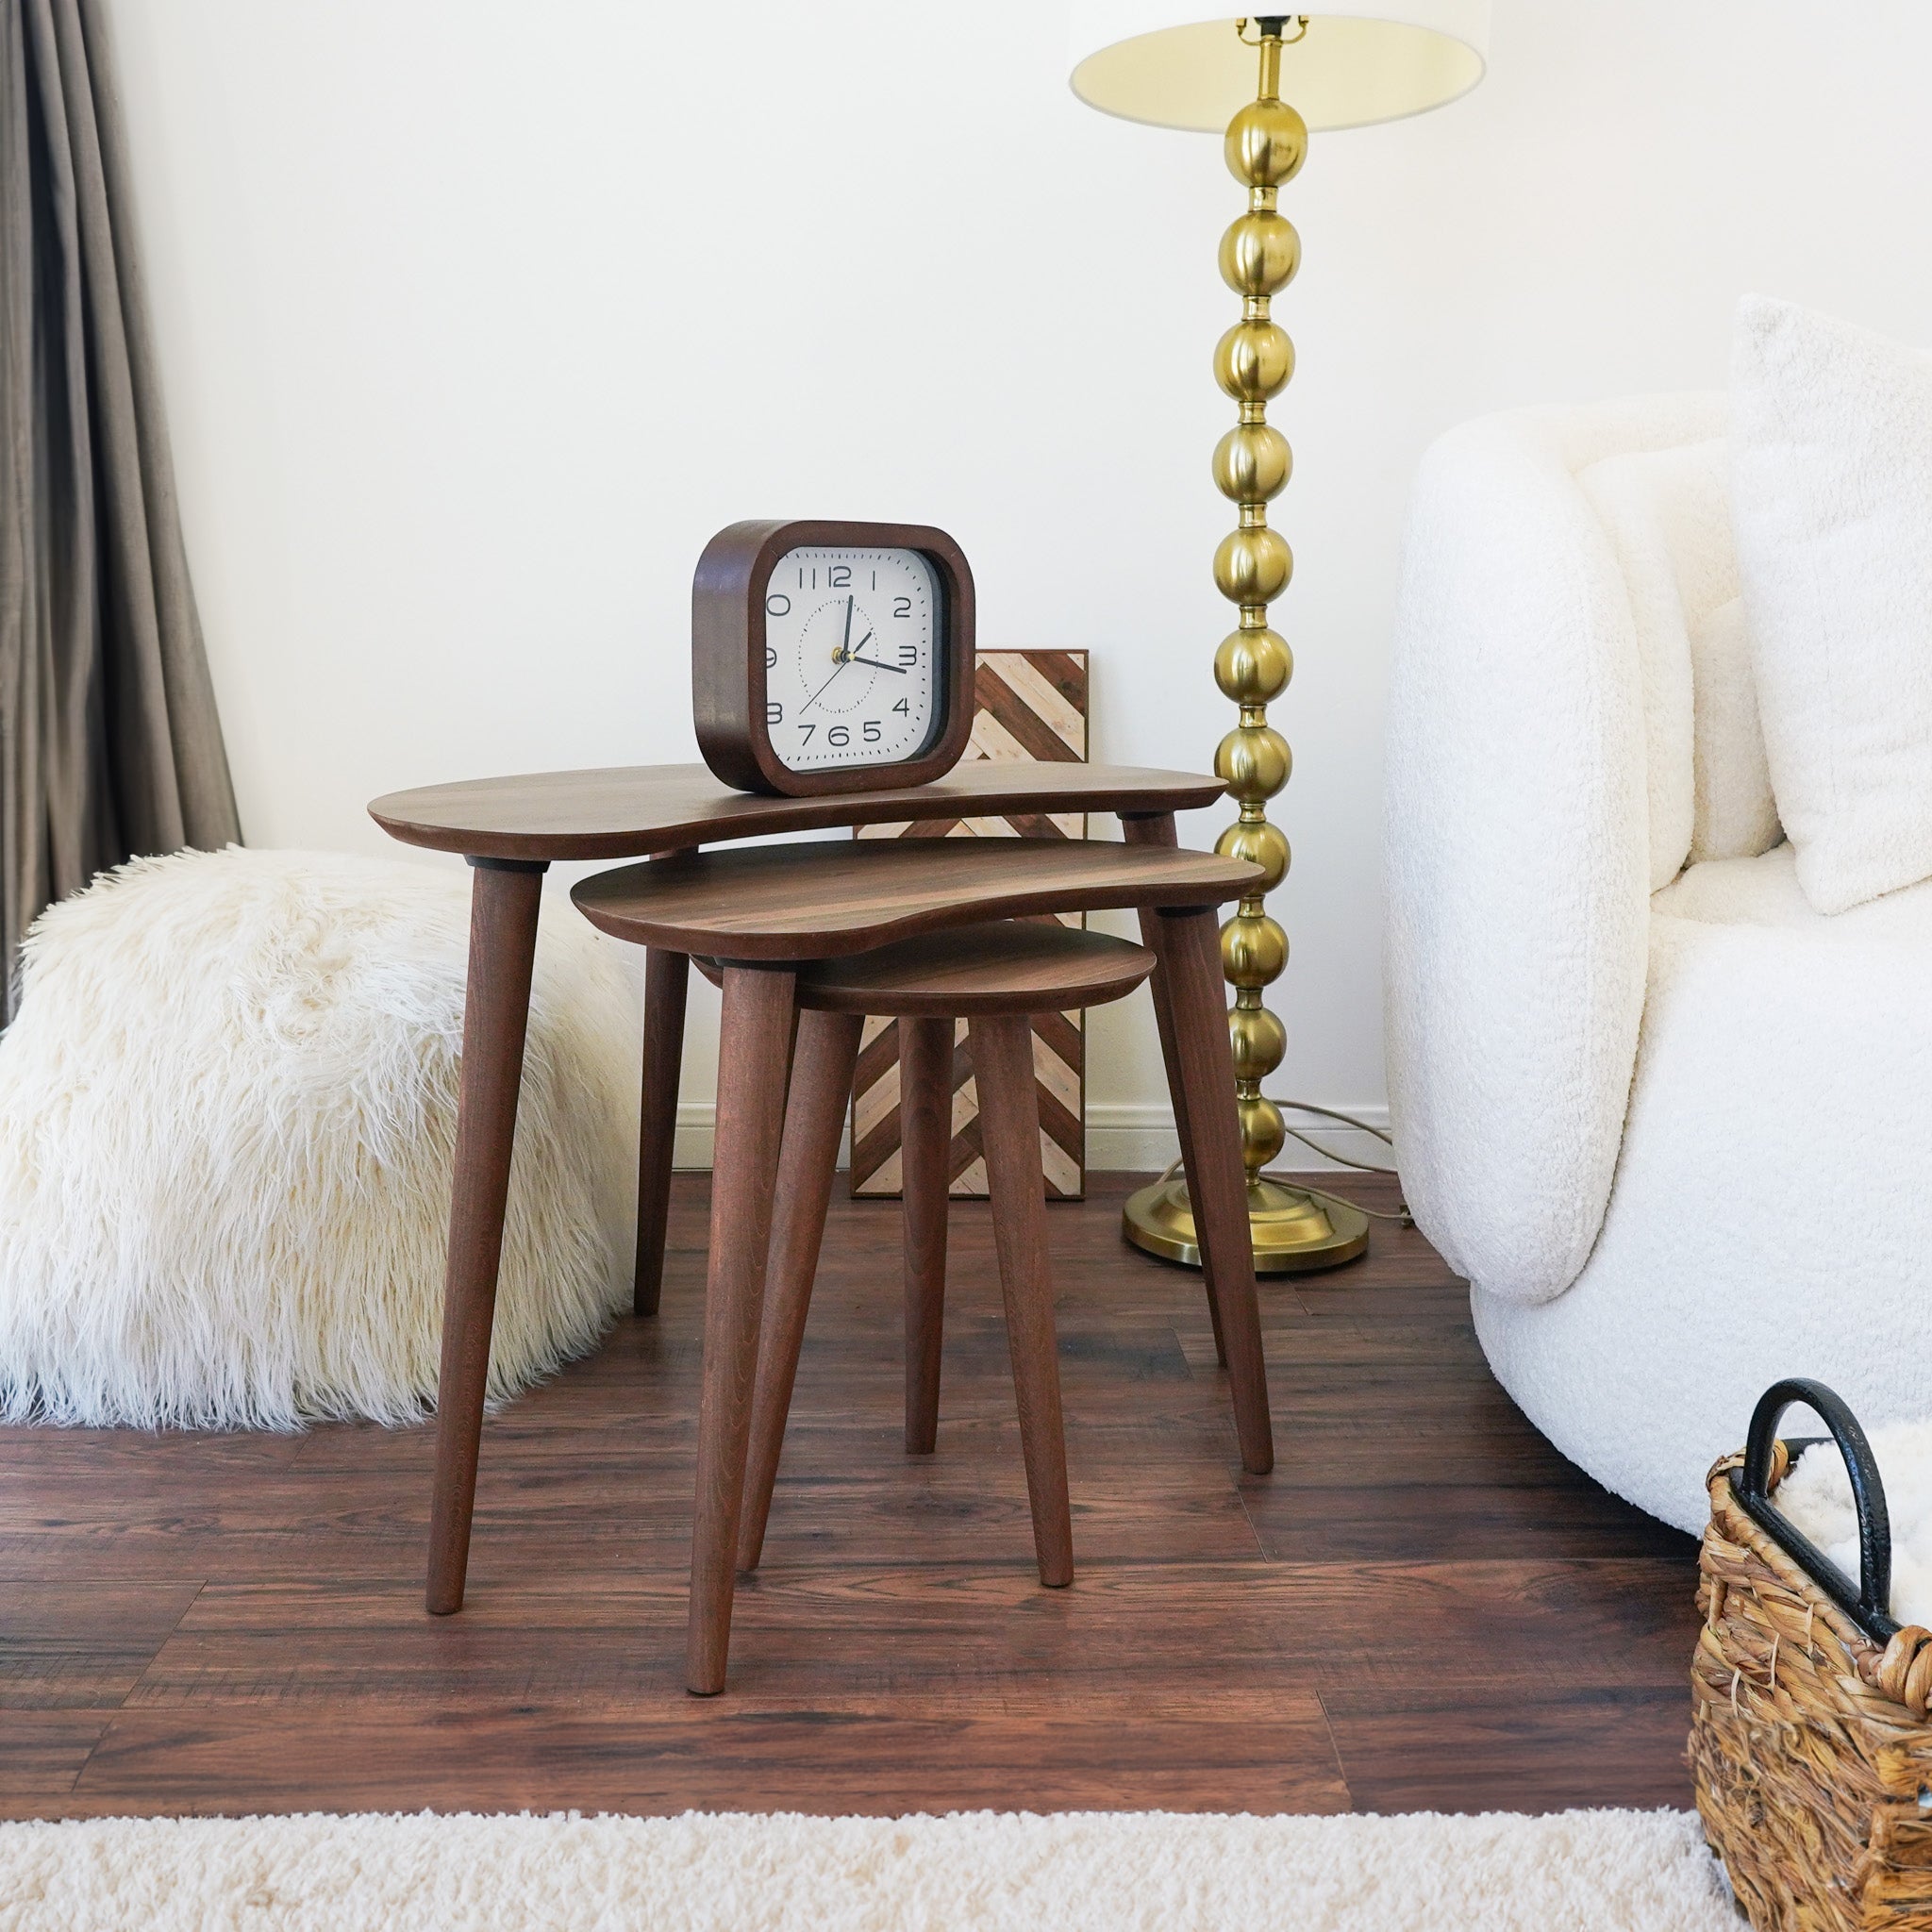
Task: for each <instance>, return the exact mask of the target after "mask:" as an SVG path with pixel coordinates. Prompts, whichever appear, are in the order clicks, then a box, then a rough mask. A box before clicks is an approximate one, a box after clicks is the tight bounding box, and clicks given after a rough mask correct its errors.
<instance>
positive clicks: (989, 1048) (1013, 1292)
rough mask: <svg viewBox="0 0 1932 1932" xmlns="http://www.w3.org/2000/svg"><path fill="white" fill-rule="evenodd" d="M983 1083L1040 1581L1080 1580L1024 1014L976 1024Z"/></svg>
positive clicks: (982, 1112)
mask: <svg viewBox="0 0 1932 1932" xmlns="http://www.w3.org/2000/svg"><path fill="white" fill-rule="evenodd" d="M972 1043H973V1075H974V1082H975V1083H976V1085H977V1086H978V1089H979V1121H980V1132H981V1137H982V1141H983V1145H984V1147H985V1151H986V1174H987V1183H988V1191H989V1192H990V1193H991V1196H992V1229H993V1242H994V1245H995V1246H996V1247H997V1248H998V1250H999V1257H1000V1287H1001V1290H1002V1291H1003V1292H1004V1294H1005V1296H1006V1305H1007V1344H1008V1349H1009V1350H1010V1352H1011V1355H1012V1357H1013V1387H1014V1390H1015V1391H1016V1393H1017V1395H1018V1397H1019V1404H1020V1443H1021V1448H1022V1450H1023V1451H1024V1455H1025V1458H1026V1500H1027V1501H1028V1503H1029V1504H1031V1506H1032V1509H1033V1547H1034V1552H1035V1554H1036V1555H1037V1556H1038V1557H1039V1559H1040V1580H1041V1582H1042V1583H1043V1584H1045V1585H1046V1586H1047V1587H1048V1589H1050V1590H1058V1589H1059V1588H1060V1587H1062V1586H1063V1585H1065V1584H1069V1583H1071V1582H1073V1580H1074V1524H1073V1517H1072V1511H1071V1508H1070V1506H1069V1504H1068V1501H1067V1444H1066V1435H1065V1430H1064V1425H1063V1424H1062V1422H1061V1419H1060V1371H1059V1360H1058V1348H1057V1343H1056V1341H1055V1337H1054V1323H1053V1276H1052V1272H1051V1270H1050V1268H1049V1267H1048V1264H1047V1249H1046V1183H1045V1180H1044V1178H1043V1177H1042V1175H1041V1165H1040V1100H1039V1095H1038V1092H1037V1091H1036V1089H1035V1087H1034V1084H1033V1078H1034V1076H1033V1026H1032V1023H1031V1022H1030V1021H1029V1020H1027V1019H1026V1018H1024V1016H1023V1015H1019V1014H1011V1015H1007V1016H1004V1017H1002V1018H999V1019H974V1021H973V1022H972Z"/></svg>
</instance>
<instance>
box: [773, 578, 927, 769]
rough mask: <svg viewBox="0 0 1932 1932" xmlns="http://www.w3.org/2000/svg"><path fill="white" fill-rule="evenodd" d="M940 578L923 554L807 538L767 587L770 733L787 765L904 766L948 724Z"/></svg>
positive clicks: (809, 766)
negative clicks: (942, 714) (943, 718)
mask: <svg viewBox="0 0 1932 1932" xmlns="http://www.w3.org/2000/svg"><path fill="white" fill-rule="evenodd" d="M943 594H944V593H943V591H942V588H941V582H940V575H939V573H938V571H936V570H935V569H934V568H933V566H932V564H931V563H930V562H929V561H928V560H927V558H924V557H923V556H921V554H920V553H919V552H918V551H916V550H897V549H891V550H884V549H882V550H859V549H845V548H842V547H832V546H825V545H816V544H814V545H808V546H804V547H801V548H799V549H796V550H791V551H788V552H786V554H785V555H784V556H783V557H782V558H779V559H778V562H777V565H776V566H775V568H774V570H773V572H772V575H770V577H768V578H767V579H766V591H765V729H766V733H767V736H768V738H769V741H770V743H771V747H772V751H773V753H774V756H775V757H776V758H778V760H779V762H780V763H781V764H783V765H784V766H785V768H786V769H787V770H788V771H792V772H811V771H823V770H825V769H827V768H829V767H832V766H838V765H882V764H903V763H904V762H905V761H906V760H907V759H908V758H917V757H918V756H919V754H920V753H921V752H923V751H924V749H925V748H926V746H927V744H928V743H929V742H930V741H931V740H932V737H933V733H934V729H935V726H936V725H937V724H938V723H939V717H938V713H939V708H940V703H939V700H940V666H939V658H940V655H941V650H942V649H943V642H942V640H943V635H944V634H943V630H942V628H941V598H942V596H943Z"/></svg>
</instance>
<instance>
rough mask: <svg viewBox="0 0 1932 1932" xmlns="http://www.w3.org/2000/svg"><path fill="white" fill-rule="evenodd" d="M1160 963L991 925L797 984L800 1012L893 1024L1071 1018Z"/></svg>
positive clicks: (813, 971)
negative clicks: (993, 1017) (1011, 1016)
mask: <svg viewBox="0 0 1932 1932" xmlns="http://www.w3.org/2000/svg"><path fill="white" fill-rule="evenodd" d="M691 963H692V964H693V965H694V966H696V968H697V969H698V971H699V972H700V973H702V974H704V975H705V977H706V978H707V979H708V980H709V981H710V982H711V984H712V985H713V986H716V985H717V984H718V983H719V981H720V980H722V979H723V978H724V969H723V968H722V967H721V966H720V965H719V964H718V962H717V960H715V959H708V958H705V956H704V955H703V954H702V953H701V954H699V955H698V957H697V958H695V959H694V960H693V961H692V962H691ZM1155 963H1156V962H1155V958H1154V955H1153V954H1152V953H1150V952H1149V951H1148V950H1147V948H1146V947H1145V946H1137V945H1135V944H1134V943H1133V942H1132V941H1128V940H1117V939H1114V938H1113V937H1112V936H1111V935H1110V934H1108V933H1104V932H1083V931H1081V930H1080V929H1079V927H1077V926H1072V925H1062V924H1060V923H1059V921H1058V920H1057V919H992V920H988V921H986V922H984V923H983V924H982V923H975V924H972V925H967V926H958V927H955V928H954V929H953V930H952V931H950V932H923V933H920V934H919V935H918V936H917V937H916V938H913V939H909V940H894V941H892V942H891V944H890V945H885V946H874V947H873V949H872V950H871V951H870V952H865V953H848V954H846V955H845V956H844V957H843V958H838V959H814V960H809V961H808V962H807V963H806V965H805V966H804V968H803V969H802V970H801V971H800V973H799V975H798V1004H799V1006H800V1007H801V1008H805V1009H807V1010H812V1009H816V1010H817V1011H819V1012H822V1013H864V1014H867V1015H874V1014H875V1015H878V1016H879V1017H881V1018H889V1019H890V1018H898V1019H908V1018H909V1019H920V1018H926V1017H930V1018H937V1019H946V1020H965V1019H975V1018H978V1017H979V1016H981V1015H985V1014H995V1013H1052V1012H1063V1013H1065V1012H1073V1011H1074V1010H1075V1009H1076V1008H1083V1007H1104V1006H1106V1005H1107V1004H1108V1002H1109V1001H1111V1000H1117V999H1123V998H1124V997H1125V996H1126V995H1127V994H1128V993H1130V992H1132V991H1133V990H1134V989H1135V988H1136V987H1137V986H1139V985H1140V984H1141V981H1142V980H1143V979H1145V978H1146V977H1147V975H1148V974H1150V973H1152V972H1153V971H1154V967H1155Z"/></svg>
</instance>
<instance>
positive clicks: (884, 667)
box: [845, 631, 906, 677]
mask: <svg viewBox="0 0 1932 1932" xmlns="http://www.w3.org/2000/svg"><path fill="white" fill-rule="evenodd" d="M872 635H873V634H872V632H871V631H867V632H866V634H865V635H864V636H863V637H862V638H860V639H859V641H858V642H857V643H856V644H854V645H853V647H852V648H851V649H850V650H849V651H847V652H846V653H845V655H846V657H847V658H850V659H851V660H852V662H853V663H855V664H870V665H871V666H872V668H873V669H874V671H891V672H895V673H896V674H897V675H899V676H901V677H904V676H905V675H906V667H905V665H903V664H888V663H887V662H886V660H885V659H884V658H861V657H860V656H859V655H858V654H859V652H861V651H862V650H864V649H865V647H866V645H868V644H869V643H871V642H872Z"/></svg>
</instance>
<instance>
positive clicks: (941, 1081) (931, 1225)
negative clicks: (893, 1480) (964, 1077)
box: [899, 1017, 953, 1456]
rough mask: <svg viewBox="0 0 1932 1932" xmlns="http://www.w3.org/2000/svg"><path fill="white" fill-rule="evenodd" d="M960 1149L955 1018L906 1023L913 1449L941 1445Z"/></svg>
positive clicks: (902, 1109) (902, 1116) (904, 1134)
mask: <svg viewBox="0 0 1932 1932" xmlns="http://www.w3.org/2000/svg"><path fill="white" fill-rule="evenodd" d="M952 1151H953V1022H952V1021H951V1020H928V1019H908V1018H904V1017H902V1018H901V1019H900V1021H899V1170H900V1190H899V1191H900V1194H901V1197H902V1200H903V1203H904V1208H905V1227H906V1453H907V1454H908V1456H930V1455H931V1454H932V1453H933V1450H934V1449H935V1448H936V1447H937V1446H938V1444H939V1429H940V1346H941V1340H942V1338H943V1335H944V1331H945V1321H946V1215H947V1212H948V1209H949V1207H950V1194H949V1191H950V1188H951V1184H952V1183H951V1176H950V1175H949V1174H948V1173H947V1169H948V1167H949V1166H950V1164H951V1158H952Z"/></svg>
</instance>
